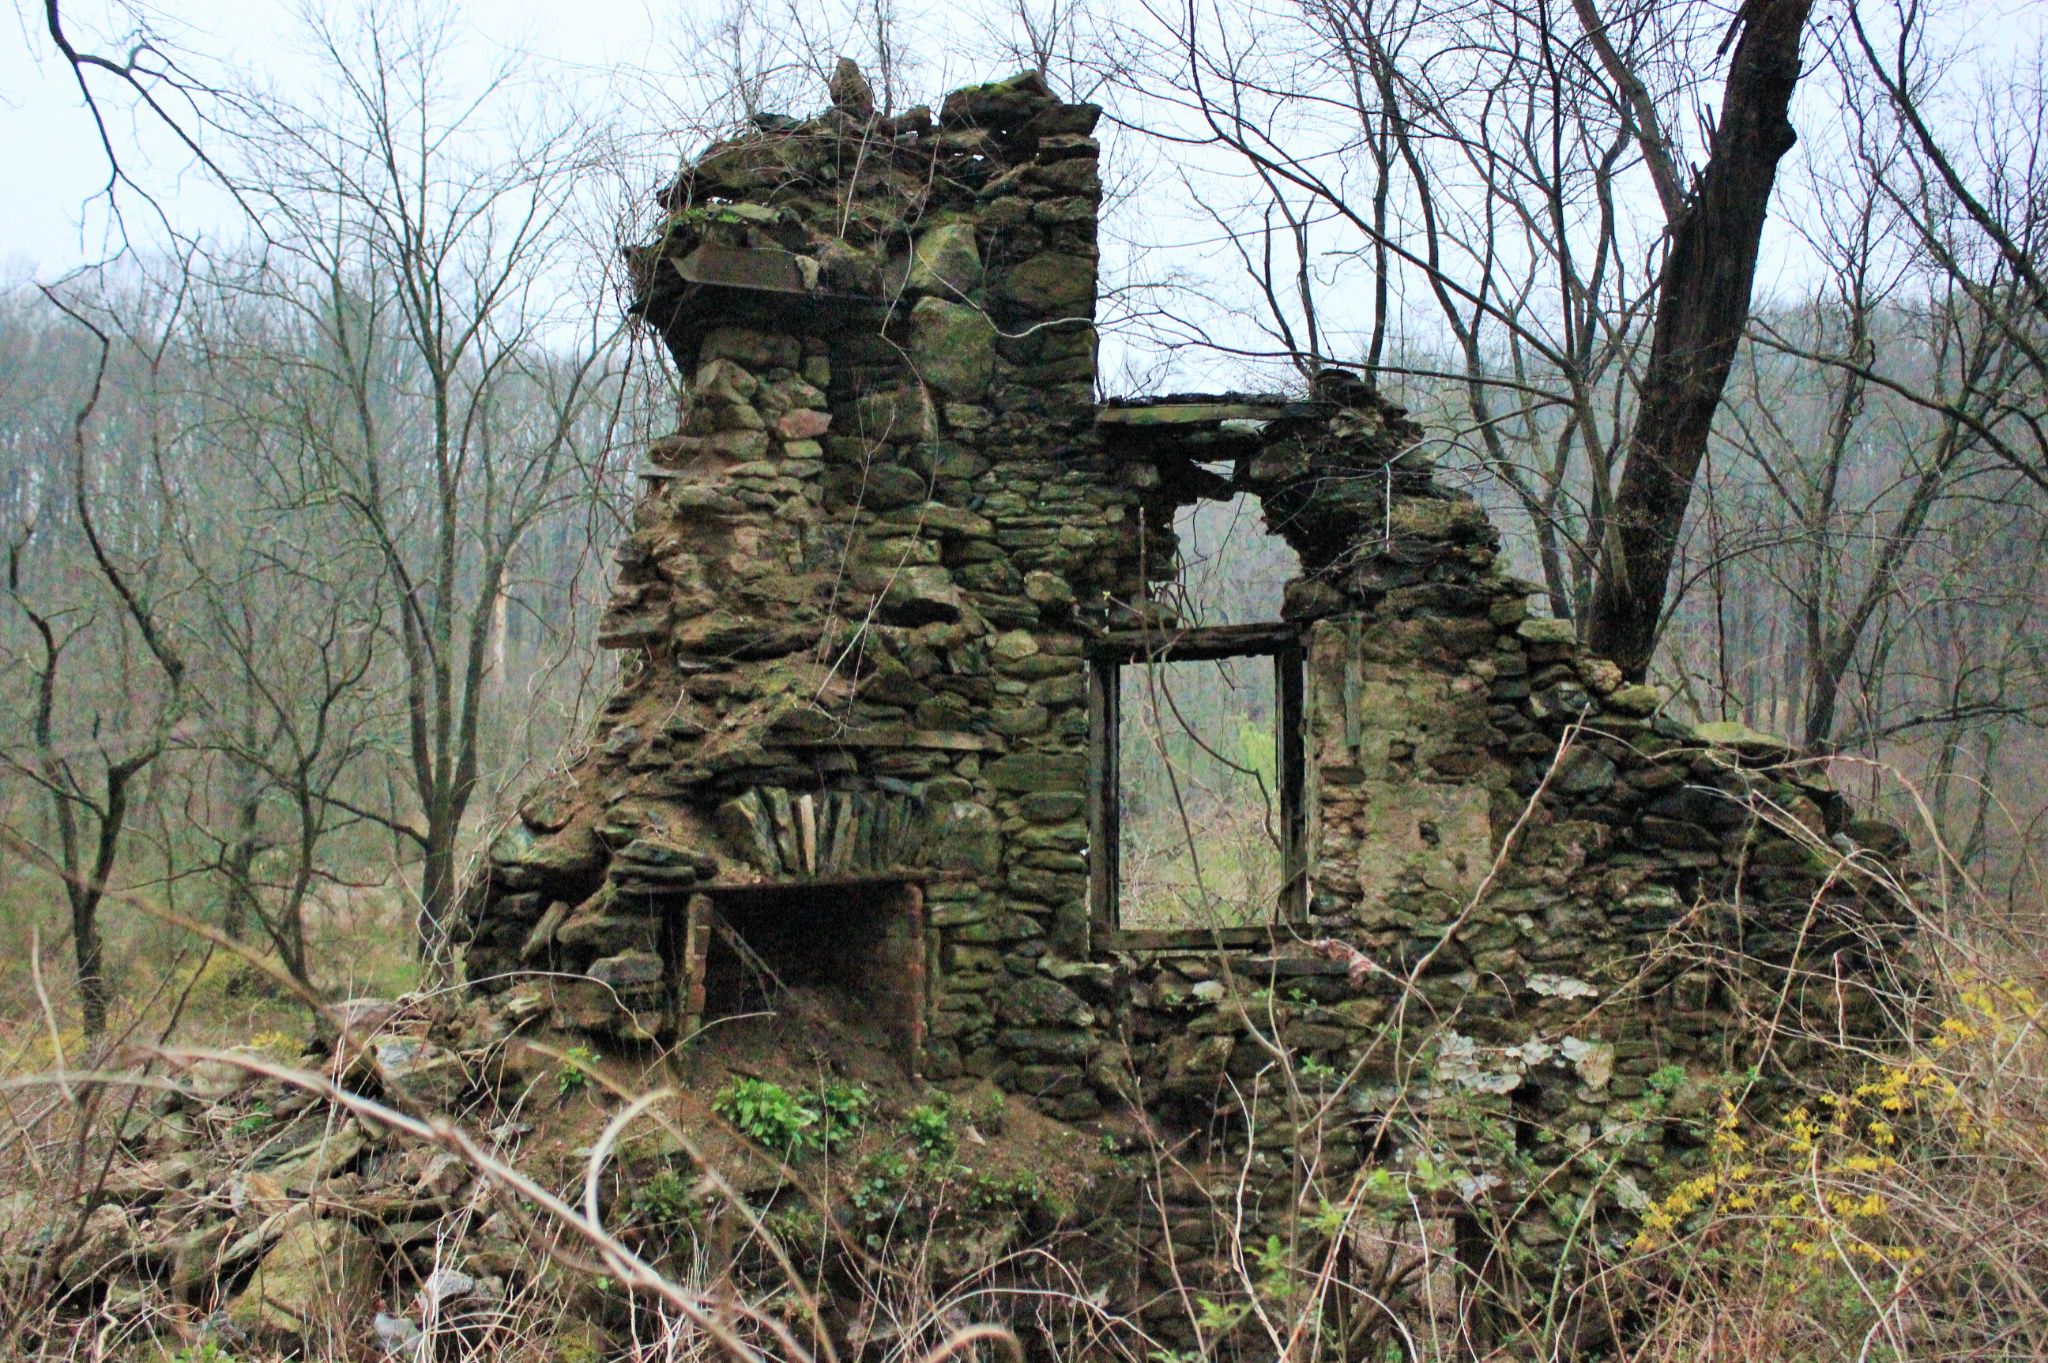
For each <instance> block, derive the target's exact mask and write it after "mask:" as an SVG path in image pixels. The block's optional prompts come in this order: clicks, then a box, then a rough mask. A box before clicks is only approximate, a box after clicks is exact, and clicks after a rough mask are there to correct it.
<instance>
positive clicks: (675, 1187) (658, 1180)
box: [631, 1169, 697, 1231]
mask: <svg viewBox="0 0 2048 1363" xmlns="http://www.w3.org/2000/svg"><path fill="white" fill-rule="evenodd" d="M631 1206H632V1209H633V1217H634V1219H635V1220H637V1221H639V1222H640V1224H642V1225H644V1226H647V1227H648V1228H650V1229H652V1230H658V1231H673V1230H675V1229H676V1228H678V1227H680V1226H683V1225H686V1224H688V1222H689V1221H690V1218H691V1217H692V1216H693V1215H694V1214H695V1213H696V1210H697V1199H696V1198H695V1197H693V1196H692V1195H691V1193H690V1181H689V1180H688V1179H686V1178H684V1177H683V1176H682V1175H681V1174H679V1173H677V1172H676V1171H675V1170H673V1169H663V1170H661V1171H659V1172H658V1173H656V1174H654V1175H652V1176H651V1177H649V1178H646V1179H643V1180H641V1182H640V1184H639V1186H638V1187H636V1188H634V1189H633V1196H632V1199H631Z"/></svg>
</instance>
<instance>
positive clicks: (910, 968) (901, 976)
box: [686, 881, 925, 1071]
mask: <svg viewBox="0 0 2048 1363" xmlns="http://www.w3.org/2000/svg"><path fill="white" fill-rule="evenodd" d="M690 917H691V922H690V931H689V933H688V937H687V941H688V942H689V945H690V948H691V949H690V960H689V961H688V963H687V965H686V969H687V970H688V972H689V974H690V976H691V980H692V984H693V986H694V987H692V988H690V989H689V991H688V994H689V998H690V1002H691V1003H692V1004H693V1005H694V1006H693V1007H692V1008H691V1009H690V1010H689V1011H690V1012H692V1013H693V1014H695V1019H696V1020H695V1026H703V1025H708V1024H710V1023H713V1022H716V1021H717V1020H719V1019H721V1018H737V1017H744V1016H746V1015H749V1014H758V1013H780V1012H783V1011H785V1010H788V1009H792V1008H799V1007H801V1008H811V1009H817V1010H819V1011H821V1012H824V1013H826V1014H829V1015H834V1016H836V1017H837V1018H839V1019H843V1020H844V1022H845V1024H846V1026H847V1027H848V1028H849V1029H857V1030H864V1029H872V1030H874V1031H875V1032H877V1033H879V1037H878V1040H879V1041H881V1042H882V1043H883V1044H884V1045H886V1046H887V1047H888V1049H890V1050H892V1051H894V1052H896V1053H897V1054H898V1055H899V1056H900V1057H901V1058H902V1059H903V1060H904V1062H905V1063H906V1065H908V1066H909V1067H910V1068H911V1069H912V1070H913V1071H915V1070H916V1068H917V1062H918V1057H919V1053H920V1051H921V1050H922V1047H923V1041H924V993H925V961H924V909H923V896H922V895H920V894H919V892H918V889H917V887H916V886H915V885H910V884H905V883H904V882H901V881H859V882H851V883H848V882H836V883H830V884H778V885H760V886H745V887H730V888H726V889H722V890H720V891H718V892H716V893H714V894H711V895H705V896H700V897H698V898H697V899H696V900H694V901H693V902H692V903H691V905H690ZM689 1030H694V1026H693V1027H691V1028H690V1029H689Z"/></svg>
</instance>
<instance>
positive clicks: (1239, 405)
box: [1095, 399, 1292, 426]
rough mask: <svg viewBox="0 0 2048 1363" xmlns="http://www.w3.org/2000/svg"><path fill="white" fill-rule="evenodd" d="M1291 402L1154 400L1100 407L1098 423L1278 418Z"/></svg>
mask: <svg viewBox="0 0 2048 1363" xmlns="http://www.w3.org/2000/svg"><path fill="white" fill-rule="evenodd" d="M1291 405H1292V404H1290V403H1288V402H1287V401H1286V400H1285V399H1278V400H1275V401H1272V402H1155V403H1146V404H1142V405H1138V406H1131V407H1098V408H1096V409H1095V424H1096V425H1098V426H1202V425H1213V424H1215V423H1217V422H1222V421H1278V420H1279V419H1280V418H1281V417H1284V416H1286V415H1287V413H1288V408H1289V407H1290V406H1291Z"/></svg>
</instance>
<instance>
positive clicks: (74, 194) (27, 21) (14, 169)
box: [0, 0, 701, 279]
mask: <svg viewBox="0 0 2048 1363" xmlns="http://www.w3.org/2000/svg"><path fill="white" fill-rule="evenodd" d="M398 2H400V3H403V0H398ZM675 3H676V0H670V4H669V5H665V6H664V8H665V9H669V8H671V7H672V6H673V5H674V4H675ZM679 3H680V5H682V6H688V5H690V4H693V3H701V0H679ZM64 8H65V11H66V13H67V14H68V15H71V16H73V17H71V18H69V19H68V20H67V25H68V26H69V27H71V28H73V29H75V30H76V31H75V32H74V34H73V37H74V41H77V42H79V43H80V44H81V45H83V42H84V40H85V39H87V38H89V37H94V36H96V30H99V31H101V32H103V31H104V30H103V28H102V25H101V23H100V22H99V21H100V16H101V14H102V13H103V12H104V11H105V8H106V7H105V6H104V5H103V4H99V3H71V4H66V5H65V7H64ZM156 8H157V9H158V10H159V12H160V17H161V22H162V26H163V27H164V29H165V30H166V31H167V32H169V33H170V34H172V35H173V36H174V38H175V39H176V40H177V41H178V44H179V47H180V48H181V49H182V51H184V52H186V53H191V54H196V55H197V57H198V59H199V60H202V61H205V62H208V63H222V64H228V63H238V64H241V65H243V66H244V67H246V68H248V69H250V70H252V71H255V72H258V73H261V74H263V75H266V76H271V77H275V78H278V79H280V80H288V78H289V73H290V72H291V70H292V69H293V67H294V65H295V64H296V63H297V61H298V57H297V54H296V53H295V52H294V50H293V43H294V39H293V36H292V35H293V33H294V30H295V23H294V20H293V12H294V7H293V6H292V5H290V4H288V3H280V0H162V2H161V3H160V4H159V5H158V6H156ZM473 8H474V12H475V13H474V14H473V15H472V16H471V17H472V18H473V19H474V17H475V15H485V16H486V17H487V23H486V22H478V23H477V24H476V27H475V38H476V40H477V41H476V43H475V45H474V47H473V48H472V51H471V54H470V55H471V57H472V58H473V59H474V60H475V61H476V62H477V64H478V65H479V67H481V65H482V64H483V62H484V61H486V60H487V57H486V53H489V52H492V51H494V50H495V51H503V50H506V49H517V50H521V51H524V52H527V53H531V54H537V55H538V56H539V57H540V59H541V60H542V61H544V62H546V63H547V64H549V65H551V66H555V67H558V68H561V69H563V70H565V71H567V72H569V73H571V75H572V77H573V75H574V73H577V72H582V73H587V74H589V75H590V76H592V77H593V79H592V80H591V82H590V87H589V88H595V86H596V81H595V79H594V77H595V76H596V75H597V74H598V73H603V72H605V71H607V70H611V69H616V68H618V67H622V66H628V65H631V66H635V67H639V66H643V65H645V64H647V63H648V61H649V58H650V53H652V52H654V51H656V50H657V49H659V48H660V47H661V46H662V40H661V37H660V34H659V32H658V29H657V21H656V20H655V19H654V18H653V17H652V16H651V15H650V7H649V4H648V0H574V3H568V4H565V3H562V0H491V3H490V4H489V6H488V7H485V6H475V7H473ZM8 22H9V24H10V25H11V26H12V27H13V29H14V30H15V32H16V33H18V34H19V35H20V40H19V41H18V42H17V41H12V40H11V38H12V35H10V40H9V41H0V129H4V133H0V147H4V148H5V151H4V152H0V224H5V227H4V229H0V231H4V236H0V274H4V275H5V276H6V277H9V278H15V279H19V278H21V277H22V276H24V275H28V274H35V275H48V274H50V273H52V272H55V271H59V270H62V269H64V268H65V267H67V266H70V265H74V264H77V263H79V262H81V261H84V260H88V259H94V258H97V257H98V256H99V255H100V254H102V253H103V240H102V238H101V236H100V229H101V228H102V226H103V222H102V220H101V218H100V215H98V214H95V213H92V212H90V211H89V210H88V201H89V200H90V199H91V198H92V197H93V196H94V194H95V193H96V192H97V191H98V190H99V189H100V188H101V187H102V186H103V185H104V184H105V182H106V158H105V156H104V154H103V153H102V152H101V150H100V147H99V143H98V139H97V135H96V134H95V132H94V130H93V127H92V122H91V119H90V118H89V116H88V115H87V113H86V111H85V109H84V107H83V106H82V104H81V102H80V99H79V94H78V87H77V85H76V84H75V82H74V81H73V79H72V76H71V71H70V68H69V67H68V66H66V65H65V63H64V62H63V61H62V60H61V59H60V58H59V57H58V56H57V55H56V53H55V51H54V49H53V48H52V46H51V43H50V39H49V36H48V33H47V31H46V30H45V29H44V27H43V16H42V5H41V4H40V3H30V0H16V3H15V6H14V10H13V12H12V14H11V15H10V16H9V20H8ZM561 88H562V91H563V93H564V94H565V95H566V94H567V93H568V91H569V89H570V88H571V87H570V86H568V85H564V86H562V87H561ZM109 103H110V104H112V105H114V107H115V108H116V110H118V109H119V107H120V106H119V105H118V103H116V102H115V101H111V100H110V101H109ZM112 132H113V133H114V136H115V138H116V141H117V143H119V142H122V141H126V142H128V143H130V144H133V143H135V142H137V141H140V142H142V143H144V144H146V145H148V146H150V147H152V148H154V149H155V150H156V151H157V153H158V154H157V155H156V156H155V157H154V161H155V162H156V164H157V165H158V167H159V168H160V171H161V169H162V168H164V167H168V166H173V165H176V164H177V163H178V160H179V158H177V157H174V156H171V155H167V154H165V153H166V152H167V151H168V149H167V148H165V147H164V146H163V144H162V138H161V137H160V136H158V135H157V131H156V130H155V129H153V128H137V127H134V126H133V125H131V124H129V123H126V122H123V123H121V124H117V125H116V126H115V127H114V128H113V129H112ZM181 188H182V189H184V190H187V191H192V190H194V187H193V186H192V185H191V184H190V182H189V180H188V182H187V183H186V185H184V186H181ZM176 197H177V198H180V199H183V198H186V197H188V196H187V195H186V194H179V195H178V196H176ZM190 197H191V199H192V200H193V202H196V203H199V204H203V205H206V206H205V207H204V208H202V210H201V213H202V215H207V214H211V213H213V212H215V211H218V207H219V206H218V205H217V204H213V203H210V202H209V196H208V195H207V193H206V192H205V191H204V190H203V189H197V190H196V192H193V193H192V194H191V195H190ZM192 206H193V203H190V202H188V203H183V204H181V205H180V211H181V216H183V215H184V214H185V213H188V212H189V211H190V209H191V208H192ZM180 225H181V226H195V225H198V224H188V223H181V224H180Z"/></svg>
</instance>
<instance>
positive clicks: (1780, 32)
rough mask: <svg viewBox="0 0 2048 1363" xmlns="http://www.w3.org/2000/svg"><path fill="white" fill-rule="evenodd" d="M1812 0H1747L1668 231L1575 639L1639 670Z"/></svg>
mask: <svg viewBox="0 0 2048 1363" xmlns="http://www.w3.org/2000/svg"><path fill="white" fill-rule="evenodd" d="M1812 10H1813V0H1749V3H1748V4H1746V5H1745V6H1744V8H1743V13H1742V17H1741V18H1740V19H1739V20H1738V21H1737V22H1738V23H1740V24H1741V25H1742V33H1741V37H1740V39H1739V40H1738V41H1737V43H1736V45H1735V55H1734V57H1733V58H1732V59H1731V60H1730V61H1729V65H1728V85H1727V90H1726V92H1725V94H1724V95H1723V97H1722V101H1721V119H1720V123H1719V126H1718V128H1717V129H1716V131H1715V135H1714V142H1713V151H1712V154H1711V155H1710V156H1709V158H1708V160H1707V165H1706V169H1705V170H1704V171H1702V172H1701V173H1700V176H1699V180H1698V182H1697V184H1696V185H1695V186H1694V189H1693V193H1692V195H1691V198H1690V199H1689V201H1688V202H1687V204H1686V206H1685V209H1684V211H1683V212H1682V213H1681V215H1680V216H1679V218H1678V219H1677V221H1675V222H1674V223H1673V224H1672V226H1671V246H1670V253H1669V255H1668V256H1667V257H1666V259H1665V262H1664V274H1663V278H1662V279H1661V280H1660V281H1659V284H1658V294H1657V322H1656V329H1655V332H1654V334H1653V335H1652V338H1651V342H1650V362H1649V366H1648V368H1647V369H1646V371H1645V372H1644V376H1643V383H1642V390H1641V393H1640V396H1639V405H1638V407H1637V410H1636V421H1635V428H1634V429H1633V430H1632V431H1631V432H1630V434H1629V440H1628V445H1627V451H1628V462H1627V464H1626V466H1625V467H1624V468H1623V470H1622V475H1621V484H1620V487H1619V488H1618V489H1617V492H1616V496H1615V499H1614V507H1613V511H1612V514H1611V519H1610V521H1609V523H1608V527H1607V533H1606V535H1605V536H1604V537H1603V540H1602V543H1601V546H1600V572H1599V581H1598V582H1597V583H1596V585H1595V587H1594V591H1593V603H1592V609H1591V612H1590V615H1589V618H1588V621H1587V628H1586V638H1587V642H1588V643H1589V644H1591V645H1592V647H1593V648H1594V649H1595V650H1596V651H1598V652H1600V653H1604V654H1606V655H1607V656H1608V657H1610V658H1612V659H1613V660H1614V661H1615V662H1617V663H1619V664H1620V665H1621V668H1622V671H1624V672H1625V673H1627V674H1628V675H1629V676H1631V677H1634V678H1641V677H1642V675H1643V674H1644V673H1645V672H1646V671H1647V670H1648V668H1649V665H1650V656H1651V654H1652V652H1653V651H1654V650H1655V648H1656V644H1657V630H1658V625H1659V624H1660V622H1661V621H1662V618H1663V614H1664V601H1665V595H1666V591H1667V589H1668V584H1669V579H1670V576H1671V564H1672V560H1673V559H1674V558H1675V557H1676V556H1677V553H1678V539H1679V534H1680V532H1681V531H1682V530H1683V529H1684V526H1685V515H1686V509H1687V507H1688V506H1689V504H1690V503H1691V500H1692V488H1693V479H1694V477H1695V476H1696V475H1697V474H1698V472H1699V467H1700V461H1701V460H1702V459H1703V458H1704V457H1705V455H1706V450H1707V436H1708V433H1709V431H1710V430H1711V429H1712V426H1713V421H1714V413H1715V411H1716V410H1717V409H1718V408H1719V407H1720V405H1721V394H1722V391H1723V389H1724V388H1725V387H1726V386H1727V382H1728V371H1729V368H1730V366H1731V365H1732V364H1733V362H1734V359H1735V348H1736V345H1737V343H1738V342H1739V341H1740V340H1741V337H1742V329H1743V326H1744V324H1745V323H1746V322H1747V321H1748V320H1749V300H1750V288H1751V285H1752V283H1753V282H1754V280H1755V277H1756V260H1757V248H1758V243H1759V242H1760V241H1761V239H1762V236H1763V228H1764V218H1765V214H1766V212H1767V210H1768V208H1769V206H1770V199H1771V187H1772V185H1773V183H1774V182H1775V181H1776V179H1777V171H1778V162H1779V160H1780V159H1782V158H1783V157H1784V155H1785V153H1786V152H1788V151H1790V150H1791V149H1792V144H1793V142H1794V141H1795V140H1796V139H1795V135H1794V133H1793V130H1792V123H1791V120H1790V119H1789V118H1788V117H1787V111H1788V109H1789V108H1790V106H1791V102H1792V91H1793V89H1794V87H1795V86H1797V84H1798V82H1799V40H1800V36H1801V35H1802V34H1803V33H1804V31H1805V29H1806V21H1807V17H1808V16H1809V15H1810V14H1811V13H1812Z"/></svg>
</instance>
